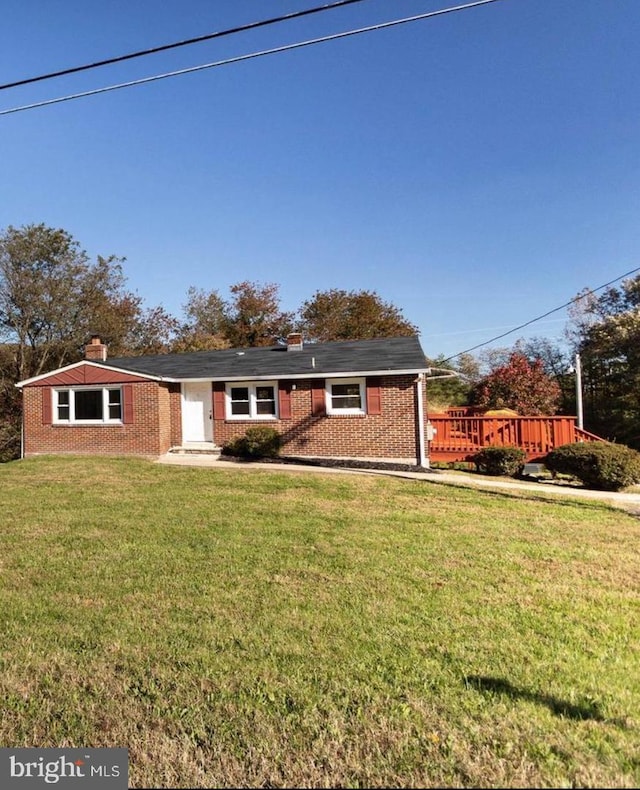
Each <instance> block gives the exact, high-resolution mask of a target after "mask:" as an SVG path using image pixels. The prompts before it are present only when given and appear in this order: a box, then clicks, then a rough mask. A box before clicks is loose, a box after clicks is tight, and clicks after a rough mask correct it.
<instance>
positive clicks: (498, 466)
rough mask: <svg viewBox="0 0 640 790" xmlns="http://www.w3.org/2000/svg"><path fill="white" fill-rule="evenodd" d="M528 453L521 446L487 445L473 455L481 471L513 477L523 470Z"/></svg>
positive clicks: (487, 473)
mask: <svg viewBox="0 0 640 790" xmlns="http://www.w3.org/2000/svg"><path fill="white" fill-rule="evenodd" d="M526 457H527V454H526V453H525V451H524V450H521V449H520V448H519V447H485V448H484V450H480V452H478V453H476V454H475V455H474V456H473V462H474V463H475V465H476V467H477V469H478V471H479V472H483V473H484V474H486V475H503V476H506V477H513V476H514V475H517V474H518V472H520V471H521V469H522V467H523V466H524V461H525V458H526Z"/></svg>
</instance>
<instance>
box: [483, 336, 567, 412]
mask: <svg viewBox="0 0 640 790" xmlns="http://www.w3.org/2000/svg"><path fill="white" fill-rule="evenodd" d="M561 394H562V393H561V390H560V386H559V385H558V384H557V382H555V381H554V380H553V379H551V378H549V376H548V375H547V374H546V373H545V372H544V365H543V363H542V360H540V359H535V360H533V361H530V360H529V359H527V357H526V356H525V355H524V354H522V353H520V352H518V351H514V352H513V353H512V354H510V356H509V359H508V360H507V362H506V363H505V364H503V365H500V366H499V367H497V368H496V369H495V370H493V371H492V372H491V373H489V375H488V376H485V378H483V379H482V380H481V381H479V382H478V384H477V385H476V386H475V387H474V389H473V391H472V393H471V398H470V401H471V404H472V405H474V406H480V407H482V408H484V409H513V410H514V411H516V412H517V413H518V414H521V415H522V416H534V415H537V414H555V413H556V410H557V408H558V404H559V403H560V398H561Z"/></svg>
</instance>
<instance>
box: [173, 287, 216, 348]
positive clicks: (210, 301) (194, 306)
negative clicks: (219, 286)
mask: <svg viewBox="0 0 640 790" xmlns="http://www.w3.org/2000/svg"><path fill="white" fill-rule="evenodd" d="M183 310H184V315H185V319H186V320H185V321H184V322H183V324H182V325H181V327H180V329H179V331H178V333H177V335H176V338H175V340H174V343H173V347H172V351H175V352H184V351H215V350H217V349H221V348H228V347H229V345H230V343H229V340H228V339H227V337H226V335H225V331H226V326H227V317H226V312H227V305H226V303H225V301H224V299H223V298H222V297H221V296H220V294H219V293H218V291H204V290H203V289H201V288H194V287H191V288H189V290H188V291H187V302H186V304H185V305H184V306H183Z"/></svg>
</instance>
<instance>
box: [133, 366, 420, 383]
mask: <svg viewBox="0 0 640 790" xmlns="http://www.w3.org/2000/svg"><path fill="white" fill-rule="evenodd" d="M427 370H428V368H412V369H411V370H355V371H352V370H345V371H344V373H343V372H338V371H336V370H328V371H327V372H326V373H269V374H265V375H264V376H253V375H251V374H250V373H245V374H244V375H243V376H204V377H200V378H192V379H191V378H174V377H173V376H158V377H157V379H158V381H168V382H170V383H176V384H177V383H179V382H182V381H194V382H196V381H274V380H275V381H289V380H292V379H328V378H330V379H343V378H359V377H362V376H417V375H418V374H419V373H426V372H427ZM133 372H134V371H131V373H133ZM150 378H151V377H150Z"/></svg>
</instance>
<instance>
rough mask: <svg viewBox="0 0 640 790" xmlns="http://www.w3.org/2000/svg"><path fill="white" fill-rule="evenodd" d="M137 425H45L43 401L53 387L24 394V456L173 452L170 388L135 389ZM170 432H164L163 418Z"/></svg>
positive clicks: (151, 384)
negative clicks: (170, 443) (170, 450)
mask: <svg viewBox="0 0 640 790" xmlns="http://www.w3.org/2000/svg"><path fill="white" fill-rule="evenodd" d="M131 387H132V390H133V422H132V423H131V424H130V425H43V421H42V399H43V397H51V394H50V393H51V390H50V388H49V387H42V386H31V387H25V388H24V390H23V398H24V401H23V403H24V453H25V455H38V454H41V453H55V454H58V453H87V454H94V455H149V456H158V455H160V454H161V453H164V452H166V450H168V448H169V444H168V442H169V425H170V424H169V419H168V417H169V411H170V410H169V393H168V388H167V385H159V384H158V383H157V382H155V381H144V382H140V383H136V384H132V385H131ZM161 415H162V417H163V420H164V423H165V425H166V426H167V427H166V429H163V430H162V431H161V430H160V427H159V426H160V417H161Z"/></svg>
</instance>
